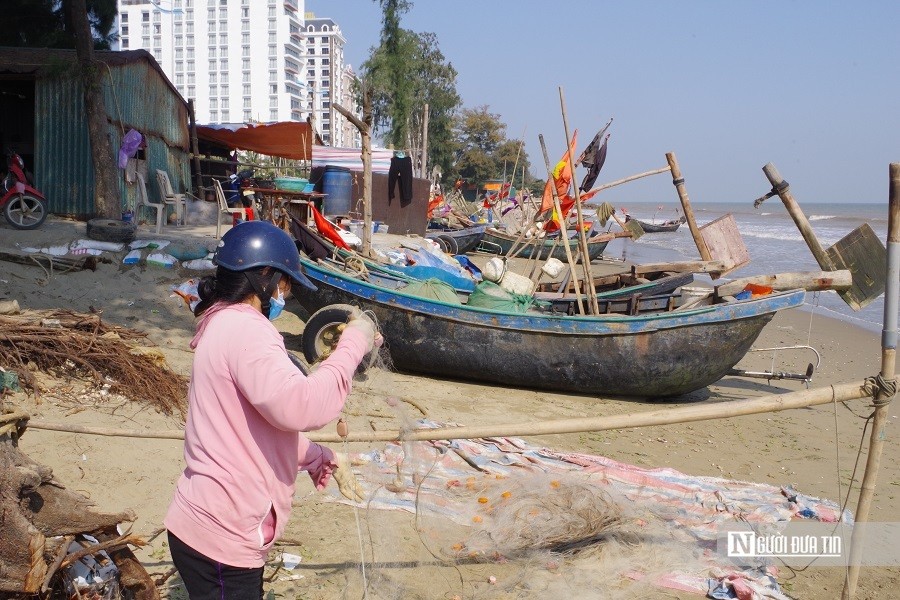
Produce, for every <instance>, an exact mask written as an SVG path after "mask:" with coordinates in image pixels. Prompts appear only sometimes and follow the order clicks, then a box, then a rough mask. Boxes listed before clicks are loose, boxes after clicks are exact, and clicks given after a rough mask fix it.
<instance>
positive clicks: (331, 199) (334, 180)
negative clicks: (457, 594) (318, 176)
mask: <svg viewBox="0 0 900 600" xmlns="http://www.w3.org/2000/svg"><path fill="white" fill-rule="evenodd" d="M322 192H323V193H324V194H326V196H325V203H324V206H323V212H324V213H325V214H326V215H328V216H335V215H348V214H350V200H351V197H352V196H353V175H352V174H351V173H350V169H347V168H346V167H336V166H333V165H328V166H326V167H325V174H324V175H323V176H322Z"/></svg>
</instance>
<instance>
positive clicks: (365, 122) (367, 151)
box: [332, 86, 372, 258]
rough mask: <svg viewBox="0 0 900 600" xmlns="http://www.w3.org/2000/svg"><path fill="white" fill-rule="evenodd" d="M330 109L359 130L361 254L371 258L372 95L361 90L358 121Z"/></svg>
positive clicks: (340, 109)
mask: <svg viewBox="0 0 900 600" xmlns="http://www.w3.org/2000/svg"><path fill="white" fill-rule="evenodd" d="M332 107H333V108H334V109H335V110H336V111H338V112H339V113H341V114H342V115H344V117H345V118H346V119H347V120H348V121H350V122H351V123H353V125H354V126H355V127H356V128H357V129H358V130H359V134H360V137H361V138H362V150H361V151H360V157H361V158H362V164H363V182H362V192H363V198H362V200H363V244H362V254H363V256H366V257H368V258H371V257H372V93H371V91H370V90H369V88H368V86H364V89H363V118H362V121H360V120H359V119H358V118H357V117H356V115H354V114H353V113H351V112H350V111H349V110H347V109H346V108H344V107H343V106H341V105H340V104H332Z"/></svg>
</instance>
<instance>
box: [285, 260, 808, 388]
mask: <svg viewBox="0 0 900 600" xmlns="http://www.w3.org/2000/svg"><path fill="white" fill-rule="evenodd" d="M303 263H304V267H305V268H306V273H307V275H308V276H309V277H310V278H311V279H312V280H313V282H314V283H315V284H316V285H317V286H318V288H319V289H318V291H317V292H314V293H309V292H302V293H299V294H297V296H298V300H299V301H300V304H301V305H303V307H304V308H305V309H306V310H307V311H309V312H310V314H312V313H313V312H315V311H316V310H319V309H320V308H323V307H325V306H328V305H330V304H353V305H356V306H359V307H360V308H362V309H363V310H372V311H373V312H374V314H375V315H376V317H377V318H378V323H379V325H380V327H381V331H382V334H383V335H384V338H385V347H386V349H387V351H388V352H389V354H390V358H391V360H392V362H393V364H394V366H395V367H396V368H398V369H400V370H403V371H410V372H416V373H424V374H428V375H437V376H444V377H450V378H456V379H469V380H475V381H484V382H489V383H494V384H500V385H505V386H513V387H529V388H538V389H547V390H554V391H571V392H579V393H588V394H598V395H604V396H629V397H643V398H647V397H667V396H678V395H682V394H686V393H688V392H692V391H694V390H698V389H701V388H703V387H705V386H707V385H709V384H711V383H713V382H715V381H717V380H719V379H720V378H721V377H722V376H723V375H725V374H726V373H727V372H728V371H729V369H731V368H732V367H734V365H736V364H737V363H738V361H740V360H741V358H743V356H744V355H745V354H746V353H747V351H748V350H749V349H750V347H751V345H752V344H753V342H754V341H755V340H756V338H757V337H758V336H759V334H760V332H761V331H762V329H763V327H764V326H765V325H766V324H767V323H768V322H769V321H770V320H771V319H772V317H773V316H774V315H775V313H776V312H777V311H779V310H783V309H787V308H792V307H795V306H799V305H800V304H802V303H803V299H804V292H803V291H802V290H798V291H793V292H784V293H778V294H772V295H769V296H765V297H762V298H757V299H752V300H746V301H741V302H731V303H726V304H719V305H714V306H709V307H703V308H699V309H694V310H685V311H683V312H680V311H679V312H674V313H662V314H653V315H645V316H622V315H604V316H599V317H569V316H564V315H544V314H515V313H497V312H495V311H488V310H483V309H479V308H473V307H467V306H455V305H451V304H445V303H442V302H438V301H433V300H427V299H423V298H418V297H415V296H410V295H407V294H403V293H402V291H399V290H390V289H386V288H381V287H378V286H375V285H371V284H369V283H366V282H363V281H358V280H355V279H353V278H350V277H344V276H343V275H341V274H338V273H332V272H328V271H325V270H322V269H321V268H319V267H318V266H317V265H316V264H314V263H311V262H309V261H306V260H305V259H304V260H303Z"/></svg>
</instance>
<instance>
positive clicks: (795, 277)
mask: <svg viewBox="0 0 900 600" xmlns="http://www.w3.org/2000/svg"><path fill="white" fill-rule="evenodd" d="M749 283H752V284H754V285H764V286H767V287H770V288H772V289H773V290H775V291H781V292H783V291H787V290H799V289H803V290H806V291H807V292H820V291H823V290H847V289H850V287H851V285H852V284H853V276H852V274H851V273H850V271H849V270H846V269H842V270H840V271H813V272H808V273H778V274H775V275H757V276H755V277H742V278H741V279H735V280H734V281H729V282H728V283H723V284H722V285H719V286H716V293H717V294H718V295H719V296H733V295H734V294H737V293H739V292H740V291H742V290H743V289H744V288H745V287H747V284H749Z"/></svg>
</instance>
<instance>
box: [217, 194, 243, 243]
mask: <svg viewBox="0 0 900 600" xmlns="http://www.w3.org/2000/svg"><path fill="white" fill-rule="evenodd" d="M213 188H214V189H215V191H216V202H218V203H219V213H218V216H217V217H216V239H219V238H221V237H222V233H221V232H222V217H226V218H227V219H228V220H229V221H233V220H234V216H233V215H236V214H239V215H241V219H242V220H244V221H246V220H247V209H246V208H244V207H243V206H241V207H239V208H231V207H230V206H228V201H227V200H225V192H224V191H223V190H222V184H221V183H220V182H219V180H218V179H213Z"/></svg>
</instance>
